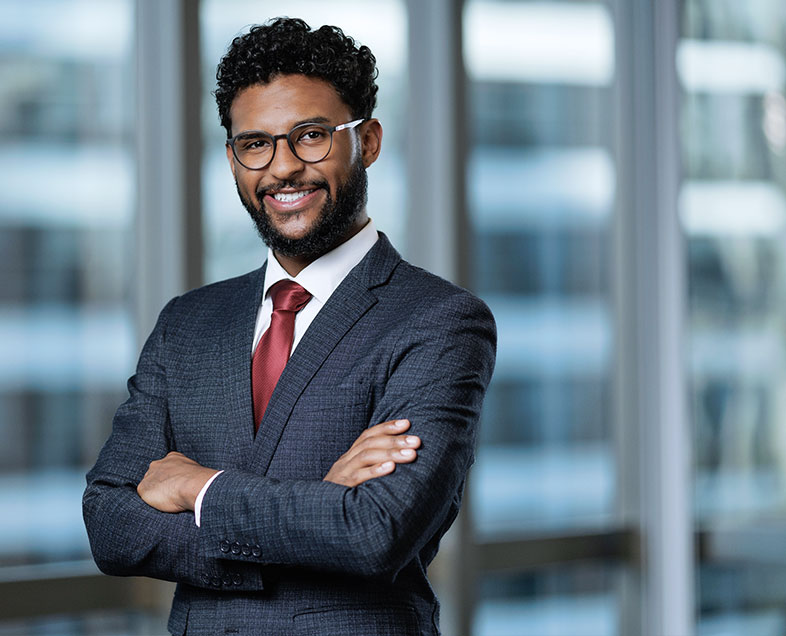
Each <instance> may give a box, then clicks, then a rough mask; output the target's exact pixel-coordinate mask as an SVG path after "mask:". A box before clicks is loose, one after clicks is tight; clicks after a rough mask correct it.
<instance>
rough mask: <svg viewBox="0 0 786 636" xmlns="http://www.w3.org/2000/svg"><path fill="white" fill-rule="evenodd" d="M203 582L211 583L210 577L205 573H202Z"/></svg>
mask: <svg viewBox="0 0 786 636" xmlns="http://www.w3.org/2000/svg"><path fill="white" fill-rule="evenodd" d="M202 583H204V584H206V585H210V577H209V576H208V575H207V574H205V573H203V574H202Z"/></svg>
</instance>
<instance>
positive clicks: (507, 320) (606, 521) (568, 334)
mask: <svg viewBox="0 0 786 636" xmlns="http://www.w3.org/2000/svg"><path fill="white" fill-rule="evenodd" d="M464 51H465V62H466V65H467V71H468V74H469V81H470V84H469V96H470V104H469V105H470V130H472V131H474V136H473V137H472V139H471V142H470V154H469V165H468V179H467V182H468V184H469V186H468V196H469V202H468V203H469V209H470V221H471V225H472V231H473V245H474V263H473V269H472V277H471V284H472V286H473V289H474V290H475V291H477V292H478V293H480V295H481V296H482V297H483V298H484V299H485V300H486V301H487V302H488V304H489V305H490V307H491V309H492V311H493V313H494V315H495V317H496V319H497V325H498V330H499V344H498V357H497V368H496V371H495V374H494V378H493V380H492V384H491V387H490V389H489V393H488V395H487V397H486V402H485V405H484V414H483V425H482V428H481V439H480V447H479V450H478V456H477V463H476V466H475V468H474V471H473V475H472V480H471V482H470V483H471V486H472V492H471V495H472V496H471V499H470V501H471V502H472V519H473V522H474V525H475V535H476V537H477V538H478V540H480V541H481V542H489V541H491V542H493V541H495V540H501V539H508V540H515V539H517V538H519V539H525V538H526V537H527V536H528V535H531V534H532V533H540V534H542V533H544V532H547V533H553V534H556V535H559V534H560V533H561V532H573V531H576V530H578V529H581V530H582V531H584V530H587V529H598V528H608V527H610V526H611V525H613V523H614V521H615V510H616V490H617V488H616V483H615V481H616V473H617V466H616V461H615V457H614V440H613V427H612V411H613V409H612V395H611V391H612V378H613V371H614V366H613V365H614V346H615V342H614V336H613V333H612V323H613V306H612V301H611V289H610V287H611V282H610V278H611V276H610V274H611V272H610V267H611V257H610V254H611V252H612V236H613V232H612V223H613V209H614V204H615V199H614V192H615V159H614V151H613V147H614V136H613V129H614V127H613V112H614V93H613V84H614V76H615V68H614V67H615V65H614V26H613V22H612V17H611V15H610V12H609V10H608V8H607V7H606V6H605V5H604V4H603V3H600V2H526V1H517V2H501V1H485V0H470V1H469V2H467V4H466V7H465V12H464ZM604 568H605V566H603V565H598V566H594V567H588V568H584V569H582V568H578V569H574V568H564V567H562V566H558V567H557V566H555V568H546V569H544V570H542V571H538V572H534V573H530V574H527V575H526V576H525V575H520V576H518V577H514V579H515V580H514V579H511V578H499V577H496V576H490V575H489V576H484V577H483V578H481V580H480V588H479V589H480V593H479V597H478V607H477V611H476V617H475V622H474V625H475V634H477V636H485V635H487V634H488V635H489V636H491V635H498V634H514V633H515V634H546V633H548V634H565V635H566V636H567V635H575V634H577V633H581V634H609V633H613V632H614V630H615V626H616V620H617V619H616V616H617V612H618V607H617V604H618V601H617V599H616V598H615V595H614V591H613V586H612V585H611V584H610V577H609V576H606V575H602V576H601V575H600V574H598V577H599V578H596V577H595V574H597V573H598V572H600V571H603V572H605V569H604ZM588 573H589V574H588ZM593 573H594V574H593Z"/></svg>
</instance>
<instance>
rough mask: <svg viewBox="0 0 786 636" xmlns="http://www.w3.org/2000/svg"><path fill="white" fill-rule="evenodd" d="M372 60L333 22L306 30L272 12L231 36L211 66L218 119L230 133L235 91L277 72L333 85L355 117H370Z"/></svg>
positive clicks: (262, 81)
mask: <svg viewBox="0 0 786 636" xmlns="http://www.w3.org/2000/svg"><path fill="white" fill-rule="evenodd" d="M376 64H377V61H376V58H375V57H374V55H373V54H372V53H371V50H370V49H369V48H368V47H367V46H357V45H356V43H355V41H354V40H353V39H352V38H351V37H349V36H347V35H344V32H343V31H342V30H341V29H339V28H338V27H334V26H327V25H325V26H323V27H320V28H319V29H317V30H316V31H312V30H311V27H309V26H308V24H306V23H305V22H304V21H303V20H300V19H298V18H275V19H273V20H269V21H268V22H267V23H265V24H263V25H255V26H253V27H251V29H250V30H249V32H248V33H245V34H244V35H240V36H238V37H236V38H235V39H234V40H232V44H231V45H230V46H229V50H228V51H227V53H226V55H224V57H223V58H222V59H221V62H220V63H219V65H218V69H217V71H216V80H217V81H218V85H217V88H216V90H215V91H214V93H213V94H214V95H215V97H216V103H217V104H218V115H219V117H220V118H221V125H222V126H223V127H224V128H226V131H227V137H231V136H232V121H231V119H230V117H229V109H230V107H231V106H232V101H233V100H234V99H235V96H236V95H237V93H238V92H239V91H240V90H242V89H243V88H246V87H247V86H252V85H254V84H266V83H268V82H270V81H271V80H273V79H275V77H276V76H278V75H290V74H297V75H308V76H309V77H318V78H320V79H323V80H325V81H327V82H329V83H330V84H332V86H333V87H334V88H335V89H336V91H337V92H338V94H339V96H340V97H341V99H342V100H344V102H345V103H346V104H347V106H349V108H350V111H351V113H352V116H353V117H354V118H356V119H360V118H367V117H371V114H372V112H373V111H374V107H375V106H376V105H377V90H378V87H377V84H376V81H375V80H376V78H377V67H376Z"/></svg>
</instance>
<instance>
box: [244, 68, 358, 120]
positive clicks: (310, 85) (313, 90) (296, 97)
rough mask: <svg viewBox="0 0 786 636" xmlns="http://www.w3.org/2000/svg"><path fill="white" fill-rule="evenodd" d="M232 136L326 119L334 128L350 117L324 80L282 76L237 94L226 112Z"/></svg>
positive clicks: (336, 94) (335, 93)
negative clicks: (244, 131)
mask: <svg viewBox="0 0 786 636" xmlns="http://www.w3.org/2000/svg"><path fill="white" fill-rule="evenodd" d="M229 116H230V118H231V119H232V134H237V133H238V132H240V131H242V130H265V131H267V132H272V133H281V132H286V131H287V130H289V129H290V128H291V127H292V126H294V125H295V124H298V123H300V122H303V121H308V120H310V119H316V118H326V119H327V120H328V121H330V122H332V123H333V124H339V123H343V122H344V121H347V120H348V119H349V117H350V112H349V107H348V106H347V105H346V104H345V103H344V101H343V100H342V99H341V98H340V97H339V95H338V93H337V92H336V89H335V88H333V86H332V85H331V84H329V83H328V82H326V81H325V80H322V79H319V78H315V77H307V76H305V75H281V76H278V77H276V78H275V79H273V80H272V81H270V82H268V83H267V84H254V85H253V86H248V87H246V88H244V89H242V90H240V91H239V92H238V94H237V95H236V96H235V99H234V100H233V101H232V106H231V107H230V109H229Z"/></svg>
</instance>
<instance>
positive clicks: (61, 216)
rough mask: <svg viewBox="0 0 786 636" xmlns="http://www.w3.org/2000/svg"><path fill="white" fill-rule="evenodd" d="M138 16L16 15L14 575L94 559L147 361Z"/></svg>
mask: <svg viewBox="0 0 786 636" xmlns="http://www.w3.org/2000/svg"><path fill="white" fill-rule="evenodd" d="M132 4H133V3H131V2H130V1H127V0H93V1H90V0H79V1H77V0H73V1H70V0H58V1H54V0H50V1H46V0H24V1H19V2H4V3H3V8H2V13H3V17H2V20H0V77H2V78H3V81H2V82H0V104H2V107H1V108H0V269H2V272H3V274H2V277H0V439H1V440H2V444H0V510H2V515H0V566H7V565H25V564H30V563H41V562H48V561H62V560H72V559H82V558H89V549H88V545H87V537H86V534H85V530H84V526H83V523H82V515H81V495H82V490H83V489H84V474H85V472H86V471H87V469H88V468H89V467H90V466H91V465H92V463H93V462H94V461H95V457H96V455H97V454H98V450H99V447H100V444H101V442H102V440H104V439H105V438H106V436H107V434H108V430H109V427H110V424H111V421H112V415H113V413H114V411H115V409H116V408H117V405H118V404H119V403H120V402H121V401H122V400H123V399H124V391H123V386H124V384H125V380H126V378H127V377H128V376H129V375H130V373H131V371H132V369H133V363H134V356H135V351H134V349H135V343H134V336H133V329H132V322H131V316H130V311H129V309H130V308H129V304H128V298H129V290H130V274H131V271H132V268H131V266H130V262H131V261H130V255H131V253H132V252H131V250H132V249H133V245H132V242H133V241H132V238H133V233H132V231H131V228H132V222H133V219H132V209H133V188H134V165H133V151H132V139H133V136H132V133H133V121H134V112H133V105H134V99H133V92H132V91H133V73H132V64H131V62H132V60H131V52H132V44H133V40H132V26H133V12H132V9H133V6H132Z"/></svg>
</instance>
